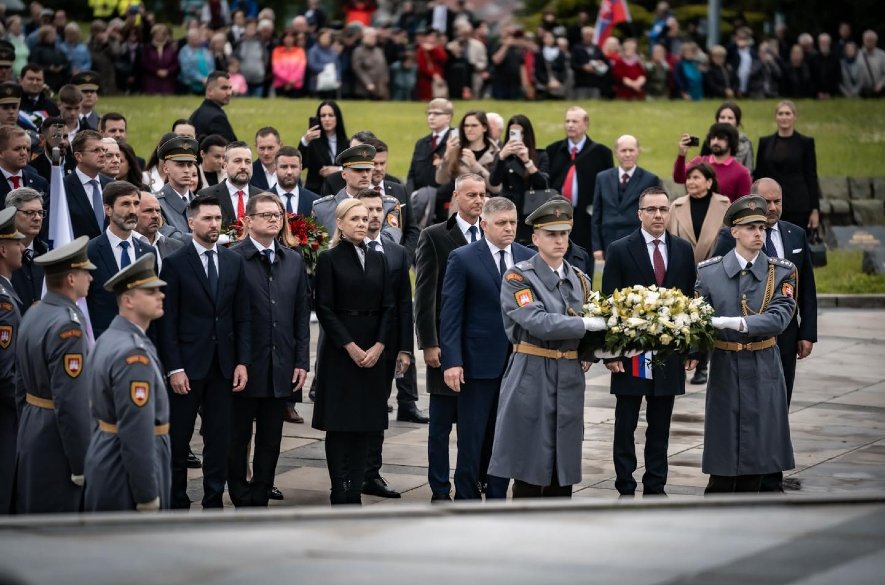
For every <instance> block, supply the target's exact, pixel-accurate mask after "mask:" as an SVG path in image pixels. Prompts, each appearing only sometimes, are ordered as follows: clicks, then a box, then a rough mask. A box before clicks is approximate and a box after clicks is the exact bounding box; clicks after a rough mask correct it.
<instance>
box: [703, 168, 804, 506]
mask: <svg viewBox="0 0 885 585" xmlns="http://www.w3.org/2000/svg"><path fill="white" fill-rule="evenodd" d="M751 191H752V193H753V194H755V195H761V196H762V197H764V198H765V200H766V201H767V202H768V209H767V213H766V216H767V224H768V225H767V226H766V229H765V236H766V237H765V247H764V248H763V252H765V255H766V256H768V257H770V258H783V259H785V260H789V261H790V262H792V263H793V264H794V265H795V266H796V268H797V269H798V272H799V285H798V287H797V288H798V289H799V292H798V296H797V298H796V300H797V302H798V305H799V309H798V310H797V311H796V314H794V315H793V320H792V321H790V324H789V325H788V326H787V328H786V330H785V331H784V332H783V333H781V334H780V335H778V337H777V346H778V348H779V349H780V352H781V363H782V364H783V368H784V381H785V382H786V384H787V404H788V405H789V404H790V401H791V399H792V398H793V383H794V382H795V380H796V359H797V358H798V359H800V360H801V359H804V358H806V357H808V356H809V355H810V354H811V349H812V347H813V346H814V344H815V342H817V288H816V286H815V284H814V267H813V266H812V264H811V254H810V253H809V251H808V241H807V239H806V236H805V230H804V229H802V228H801V227H799V226H797V225H795V224H792V223H790V222H788V221H783V220H782V219H780V217H781V213H782V211H783V193H782V191H781V186H780V184H779V183H778V182H777V181H775V180H774V179H769V178H765V179H759V180H757V181H756V182H755V183H753V186H752V188H751ZM734 245H735V244H734V238H733V237H732V235H731V231H730V230H729V228H723V229H722V230H721V231H720V232H719V239H718V240H717V241H716V248H715V249H714V251H713V255H714V256H723V255H725V254H727V253H728V252H729V251H730V250H731V249H733V248H734ZM784 487H787V488H788V489H799V484H798V483H797V482H796V480H793V481H783V473H781V472H778V473H773V474H769V475H766V476H763V478H762V487H761V488H760V491H783V488H784Z"/></svg>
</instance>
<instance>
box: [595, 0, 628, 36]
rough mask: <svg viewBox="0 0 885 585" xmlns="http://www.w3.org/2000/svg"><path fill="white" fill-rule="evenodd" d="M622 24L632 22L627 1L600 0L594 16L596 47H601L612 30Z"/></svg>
mask: <svg viewBox="0 0 885 585" xmlns="http://www.w3.org/2000/svg"><path fill="white" fill-rule="evenodd" d="M622 22H633V17H632V16H630V9H629V8H628V7H627V0H602V2H601V3H600V4H599V14H598V15H597V16H596V35H595V36H596V46H598V47H602V44H603V43H604V42H605V39H607V38H608V37H610V36H611V34H612V30H613V29H614V28H615V27H616V26H617V25H619V24H620V23H622Z"/></svg>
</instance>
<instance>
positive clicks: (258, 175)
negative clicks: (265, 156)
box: [249, 160, 273, 192]
mask: <svg viewBox="0 0 885 585" xmlns="http://www.w3.org/2000/svg"><path fill="white" fill-rule="evenodd" d="M249 184H250V185H252V186H253V187H255V188H256V189H259V190H261V191H269V192H272V191H270V188H271V187H272V186H273V185H268V184H267V175H265V174H264V165H263V164H261V161H260V160H256V161H253V162H252V179H251V180H250V181H249Z"/></svg>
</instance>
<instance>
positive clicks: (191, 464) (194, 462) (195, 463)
mask: <svg viewBox="0 0 885 585" xmlns="http://www.w3.org/2000/svg"><path fill="white" fill-rule="evenodd" d="M187 466H188V468H189V469H200V468H201V467H203V462H202V461H200V458H199V457H197V456H196V455H194V452H193V451H191V450H190V449H188V450H187Z"/></svg>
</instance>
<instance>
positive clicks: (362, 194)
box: [353, 189, 384, 200]
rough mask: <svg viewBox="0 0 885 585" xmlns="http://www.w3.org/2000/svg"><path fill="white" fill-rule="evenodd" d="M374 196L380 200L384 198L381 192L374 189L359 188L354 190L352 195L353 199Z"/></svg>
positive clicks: (372, 197) (371, 197)
mask: <svg viewBox="0 0 885 585" xmlns="http://www.w3.org/2000/svg"><path fill="white" fill-rule="evenodd" d="M376 197H377V198H378V199H381V200H383V199H384V198H383V197H382V196H381V192H380V191H376V190H374V189H360V190H359V191H357V192H356V195H354V196H353V198H354V199H374V198H376Z"/></svg>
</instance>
